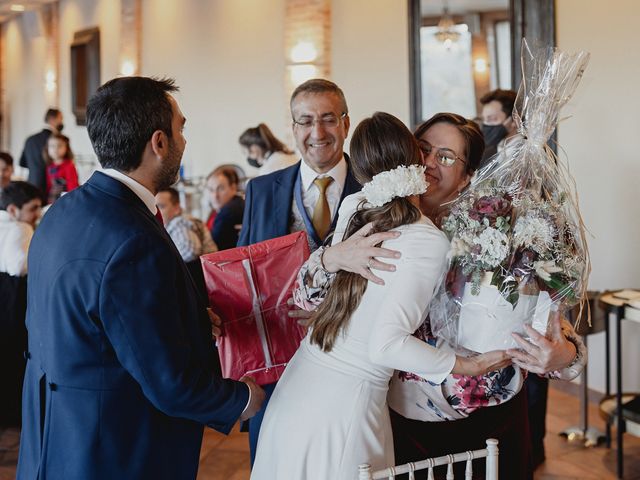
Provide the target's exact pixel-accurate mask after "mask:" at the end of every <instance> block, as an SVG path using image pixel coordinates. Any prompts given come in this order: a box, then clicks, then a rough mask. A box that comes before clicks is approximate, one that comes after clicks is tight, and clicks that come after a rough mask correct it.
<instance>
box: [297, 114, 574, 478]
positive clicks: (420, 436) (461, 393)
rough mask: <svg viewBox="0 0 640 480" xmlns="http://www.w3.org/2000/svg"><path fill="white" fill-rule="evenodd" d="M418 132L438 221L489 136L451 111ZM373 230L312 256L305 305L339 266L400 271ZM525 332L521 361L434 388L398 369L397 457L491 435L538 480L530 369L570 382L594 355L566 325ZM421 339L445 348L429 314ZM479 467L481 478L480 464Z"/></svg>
mask: <svg viewBox="0 0 640 480" xmlns="http://www.w3.org/2000/svg"><path fill="white" fill-rule="evenodd" d="M415 137H416V138H417V139H418V143H419V145H420V149H421V150H422V153H423V158H424V164H425V166H426V172H425V173H426V178H427V181H428V182H429V188H428V189H427V191H426V193H425V194H423V195H421V197H420V209H421V210H422V212H423V213H424V214H426V215H427V216H428V217H429V218H430V219H431V220H432V221H433V222H434V223H435V224H436V225H440V221H441V220H442V218H443V217H444V216H446V214H447V212H448V205H447V204H448V202H451V201H452V200H454V199H455V198H456V197H457V196H458V195H459V194H460V192H462V191H463V190H464V189H465V188H466V187H467V185H468V184H469V182H470V180H471V177H472V175H473V174H474V172H475V170H476V169H477V167H478V165H479V164H480V160H481V158H482V152H483V149H484V140H483V137H482V133H481V131H480V129H479V128H478V126H477V125H476V124H475V123H474V122H472V121H469V120H466V119H465V118H463V117H461V116H459V115H455V114H450V113H440V114H436V115H435V116H434V117H432V118H431V119H429V120H427V121H426V122H425V123H424V124H422V125H421V126H420V127H418V129H417V130H416V132H415ZM370 231H371V230H370V227H369V226H366V227H365V228H363V229H362V230H361V231H360V232H357V233H356V234H355V235H353V236H352V237H350V238H349V239H347V240H345V241H344V242H342V243H339V244H336V245H334V246H331V247H330V248H327V249H324V250H323V249H321V250H319V251H317V252H315V253H314V255H312V257H311V258H310V260H309V262H308V263H307V264H306V265H305V266H304V267H303V270H301V272H300V277H301V278H302V279H303V280H304V286H303V288H301V289H300V290H299V291H298V292H297V293H298V295H299V296H300V297H302V299H303V300H306V301H307V307H308V306H309V305H311V304H316V305H317V304H319V303H320V302H321V301H322V299H323V298H324V296H325V295H326V293H327V289H328V286H329V284H330V283H331V281H332V280H333V275H334V274H333V273H332V272H338V271H340V270H346V271H350V272H356V273H358V274H360V275H362V276H363V277H365V278H367V279H369V280H371V281H374V282H382V281H383V279H382V278H379V277H378V276H377V275H375V274H374V273H373V272H372V271H371V269H377V270H379V271H382V272H386V271H391V270H392V269H393V266H392V265H389V264H385V263H383V262H382V261H380V260H378V259H375V258H374V257H377V258H393V255H394V253H396V252H392V251H390V250H388V249H380V248H376V247H375V246H376V245H377V244H378V243H379V242H380V237H379V236H380V235H382V234H381V233H375V234H373V235H370ZM322 265H324V269H323V268H322ZM325 269H326V270H325ZM387 278H393V277H392V276H391V277H387ZM527 333H528V334H529V336H530V341H525V340H524V339H522V338H520V337H519V338H518V339H517V341H518V343H519V344H520V346H521V348H522V351H520V350H510V351H509V353H510V355H511V356H512V358H513V362H514V364H515V365H514V366H509V367H506V368H504V369H502V370H500V371H496V372H490V373H489V374H487V375H484V376H479V377H469V376H461V375H450V376H448V377H447V378H446V379H445V380H444V381H443V382H442V383H441V384H429V383H428V382H424V381H422V380H421V379H420V378H419V377H417V376H416V375H412V374H411V373H406V372H396V373H395V374H394V376H393V377H392V381H391V386H390V389H389V398H388V399H389V407H390V410H391V420H392V426H393V436H394V444H395V448H396V450H395V451H396V463H405V462H410V461H415V460H419V459H422V458H426V457H432V456H439V455H444V454H447V453H454V452H460V451H465V450H474V449H477V448H483V445H484V441H485V439H486V438H490V437H493V438H497V439H498V440H499V441H500V445H499V448H500V456H499V459H500V475H501V477H504V478H509V479H511V478H513V479H516V478H517V479H528V478H532V475H533V469H532V465H531V457H530V443H529V425H528V418H527V406H526V397H525V395H524V392H521V389H522V385H523V380H524V377H525V375H526V372H525V371H526V370H528V371H530V372H534V373H540V374H545V373H547V372H551V373H548V375H549V376H552V377H556V378H563V379H571V378H574V377H575V376H577V375H578V374H579V372H580V371H581V369H582V368H583V367H584V362H585V361H586V351H585V350H584V345H583V344H582V343H580V342H579V341H578V340H577V337H576V335H575V332H573V329H572V328H571V325H570V324H569V323H568V322H566V321H563V323H562V325H560V324H558V323H554V324H552V329H551V331H550V338H545V337H543V336H542V335H540V334H538V333H537V332H536V331H535V330H531V329H529V330H527ZM416 336H417V337H418V338H421V339H422V340H424V341H425V342H427V343H429V344H430V345H435V346H438V348H441V347H442V344H441V342H440V341H438V339H436V338H435V337H433V336H432V335H431V328H430V323H429V321H428V319H427V321H425V323H424V324H423V325H422V326H421V327H420V329H418V331H417V332H416ZM485 407H493V408H485ZM451 420H454V421H451ZM478 466H479V467H480V465H478ZM474 473H475V474H480V475H481V474H483V472H482V470H481V468H478V469H476V471H475V472H474Z"/></svg>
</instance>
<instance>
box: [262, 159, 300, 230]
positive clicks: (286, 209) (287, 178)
mask: <svg viewBox="0 0 640 480" xmlns="http://www.w3.org/2000/svg"><path fill="white" fill-rule="evenodd" d="M282 172H283V174H282V175H280V176H278V178H277V179H275V181H274V182H273V184H272V188H273V197H272V198H273V199H274V203H275V204H274V206H273V216H272V217H271V221H272V222H273V223H272V225H273V231H274V233H275V235H274V237H280V236H282V235H286V234H288V233H289V219H290V218H291V205H292V203H293V187H294V185H295V183H296V177H297V176H298V173H299V172H300V162H298V168H291V169H289V168H287V169H286V170H282ZM265 228H268V227H267V226H266V225H265ZM269 238H271V237H269Z"/></svg>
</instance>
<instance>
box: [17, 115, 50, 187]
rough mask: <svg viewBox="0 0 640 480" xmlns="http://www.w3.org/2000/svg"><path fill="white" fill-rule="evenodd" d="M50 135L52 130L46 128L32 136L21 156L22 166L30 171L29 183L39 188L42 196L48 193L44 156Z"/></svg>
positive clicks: (28, 139)
mask: <svg viewBox="0 0 640 480" xmlns="http://www.w3.org/2000/svg"><path fill="white" fill-rule="evenodd" d="M50 135H51V130H48V129H46V128H43V129H42V131H41V132H38V133H36V134H34V135H31V136H30V137H29V138H27V141H26V142H24V150H22V155H21V156H20V166H21V167H23V168H28V169H29V178H28V179H27V181H28V182H29V183H31V184H33V185H35V186H36V187H38V188H39V189H40V191H41V192H42V195H44V194H45V193H46V191H47V165H46V163H45V161H44V157H43V156H42V154H43V150H44V147H45V145H46V144H47V140H49V136H50Z"/></svg>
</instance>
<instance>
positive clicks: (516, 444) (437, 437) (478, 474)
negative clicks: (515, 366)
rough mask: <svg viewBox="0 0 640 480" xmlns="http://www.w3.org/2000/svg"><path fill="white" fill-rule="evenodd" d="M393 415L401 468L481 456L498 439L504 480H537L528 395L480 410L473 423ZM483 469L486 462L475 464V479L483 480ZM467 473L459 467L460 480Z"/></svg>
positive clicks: (442, 471) (471, 418) (440, 475)
mask: <svg viewBox="0 0 640 480" xmlns="http://www.w3.org/2000/svg"><path fill="white" fill-rule="evenodd" d="M390 412H391V427H392V429H393V441H394V448H395V457H396V464H397V465H399V464H403V463H408V462H414V461H418V460H423V459H425V458H430V457H439V456H442V455H447V454H449V453H458V452H465V451H467V450H479V449H482V448H485V446H486V444H485V440H486V439H488V438H495V439H497V440H498V442H499V443H498V449H499V456H498V459H499V462H498V463H499V467H498V468H499V478H501V479H506V480H531V479H532V478H533V467H532V460H531V444H530V437H529V420H528V416H527V397H526V393H525V392H524V391H521V392H519V393H518V394H517V395H516V396H515V397H513V398H512V399H511V400H510V401H508V402H506V403H504V404H502V405H498V406H495V407H485V408H480V409H479V410H476V411H475V412H474V413H472V414H471V415H470V416H469V417H467V418H465V419H462V420H456V421H448V422H423V421H420V420H410V419H407V418H405V417H403V416H402V415H400V414H398V413H396V412H394V411H393V410H391V411H390ZM484 467H485V462H484V460H475V461H474V462H473V473H474V475H473V478H474V479H475V478H478V479H484V471H485V468H484ZM464 468H465V464H464V462H463V463H459V464H456V466H455V476H456V478H464ZM434 473H435V477H436V478H442V479H444V478H445V474H446V467H440V468H439V469H436V470H435V472H434ZM404 478H406V476H404ZM426 478H427V471H426V470H423V471H420V472H416V480H418V479H426Z"/></svg>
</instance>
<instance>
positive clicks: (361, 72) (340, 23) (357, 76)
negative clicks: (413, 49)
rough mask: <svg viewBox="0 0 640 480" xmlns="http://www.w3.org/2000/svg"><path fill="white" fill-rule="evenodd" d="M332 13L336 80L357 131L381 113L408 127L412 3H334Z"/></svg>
mask: <svg viewBox="0 0 640 480" xmlns="http://www.w3.org/2000/svg"><path fill="white" fill-rule="evenodd" d="M331 8H332V22H331V28H332V37H331V40H332V64H331V71H332V77H333V80H334V81H335V82H336V83H337V84H338V85H340V87H341V88H342V89H343V90H344V93H345V96H346V97H347V102H348V104H349V110H350V116H351V128H352V130H353V128H354V127H355V126H356V125H357V123H358V122H359V121H360V120H362V119H363V118H364V117H367V116H370V115H371V114H373V113H374V112H376V111H383V112H387V113H391V114H393V115H395V116H397V117H398V118H399V119H400V120H402V121H403V122H405V123H406V124H407V125H408V124H409V123H410V112H409V45H408V43H409V33H408V19H407V2H406V1H398V0H349V1H334V2H332V5H331Z"/></svg>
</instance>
